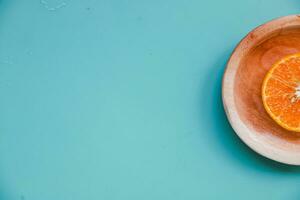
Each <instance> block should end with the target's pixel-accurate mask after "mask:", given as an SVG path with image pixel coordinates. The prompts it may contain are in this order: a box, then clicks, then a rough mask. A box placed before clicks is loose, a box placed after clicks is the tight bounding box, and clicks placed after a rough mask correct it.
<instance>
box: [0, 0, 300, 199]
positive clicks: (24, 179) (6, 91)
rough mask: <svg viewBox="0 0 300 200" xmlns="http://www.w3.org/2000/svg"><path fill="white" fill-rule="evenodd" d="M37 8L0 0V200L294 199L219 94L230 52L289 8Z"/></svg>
mask: <svg viewBox="0 0 300 200" xmlns="http://www.w3.org/2000/svg"><path fill="white" fill-rule="evenodd" d="M44 2H46V4H45V3H44V4H42V3H40V1H39V0H1V1H0V94H1V98H0V110H1V112H0V133H1V134H0V197H1V198H0V199H3V200H83V199H91V200H94V199H95V200H119V199H128V200H141V199H142V200H153V199H156V200H169V199H170V200H185V199H188V200H196V199H197V200H199V199H230V200H231V199H256V200H258V199H273V200H277V199H278V200H279V199H285V200H288V199H300V190H299V185H300V168H297V167H289V166H284V165H281V164H278V163H275V162H273V161H269V160H267V159H265V158H262V157H260V156H258V155H257V154H256V153H253V152H252V151H251V150H249V149H248V148H247V147H246V146H245V145H244V144H242V143H241V141H240V140H239V139H238V138H237V136H235V134H234V132H233V131H232V129H231V128H230V126H229V124H228V122H227V120H226V117H225V115H224V112H223V108H222V103H221V94H220V88H221V77H222V73H223V70H224V67H225V63H226V60H227V59H228V57H229V55H230V52H231V51H232V50H233V48H234V46H235V45H236V43H237V42H238V41H239V40H240V39H241V38H242V37H243V36H244V35H245V34H246V33H247V32H248V31H250V30H251V29H252V28H254V27H255V26H257V25H259V24H261V23H263V22H265V21H267V20H270V19H272V18H275V17H278V16H283V15H289V14H295V13H297V12H299V11H300V4H299V1H298V0H278V1H271V0H264V1H262V0H248V1H235V0H228V1H217V0H210V1H199V0H190V1H180V0H164V1H161V0H153V1H146V0H84V1H83V0H64V1H63V0H56V1H53V0H44ZM61 3H66V5H65V6H64V7H62V8H60V9H57V10H56V11H51V7H56V6H59V5H62V4H61ZM270 5H271V6H270ZM47 6H48V9H47V8H46V7H47Z"/></svg>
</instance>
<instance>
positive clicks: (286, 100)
mask: <svg viewBox="0 0 300 200" xmlns="http://www.w3.org/2000/svg"><path fill="white" fill-rule="evenodd" d="M262 100H263V104H264V107H265V109H266V111H267V112H268V114H269V115H270V116H271V117H272V119H273V120H275V122H276V123H277V124H279V125H280V126H282V127H283V128H285V129H287V130H290V131H296V132H300V53H297V54H293V55H289V56H287V57H284V58H282V59H281V60H279V61H278V62H277V63H275V64H274V65H273V66H272V68H271V69H270V71H269V72H268V73H267V75H266V76H265V79H264V82H263V85H262Z"/></svg>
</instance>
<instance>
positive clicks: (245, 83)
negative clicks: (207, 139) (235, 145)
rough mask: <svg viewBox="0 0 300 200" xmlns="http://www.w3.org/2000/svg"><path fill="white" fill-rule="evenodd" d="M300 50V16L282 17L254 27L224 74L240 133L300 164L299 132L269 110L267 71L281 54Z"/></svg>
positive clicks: (274, 155)
mask: <svg viewBox="0 0 300 200" xmlns="http://www.w3.org/2000/svg"><path fill="white" fill-rule="evenodd" d="M297 52H300V15H292V16H286V17H281V18H278V19H275V20H272V21H270V22H267V23H265V24H263V25H261V26H259V27H257V28H256V29H254V30H252V31H251V32H250V33H249V34H248V35H247V36H246V37H245V38H244V39H243V40H242V41H241V42H240V43H239V44H238V45H237V47H236V48H235V50H234V52H233V53H232V55H231V57H230V59H229V61H228V64H227V68H226V71H225V73H224V77H223V88H222V97H223V103H224V108H225V111H226V114H227V117H228V119H229V121H230V123H231V125H232V127H233V129H234V130H235V132H236V133H237V135H238V136H239V137H240V138H241V139H242V140H243V141H244V142H245V143H246V144H247V145H248V146H249V147H251V148H252V149H253V150H255V151H256V152H258V153H259V154H261V155H263V156H265V157H267V158H270V159H273V160H275V161H278V162H282V163H286V164H291V165H300V133H296V132H291V131H287V130H285V129H283V128H281V127H280V126H279V125H277V124H276V123H275V122H274V121H273V120H272V119H271V118H270V117H269V115H268V114H267V113H266V111H265V109H264V107H263V104H262V100H261V85H262V81H263V78H264V76H265V74H266V73H267V71H268V69H270V67H271V66H272V64H273V63H274V62H276V61H277V60H279V59H280V58H281V57H283V56H286V55H289V54H292V53H297Z"/></svg>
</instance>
